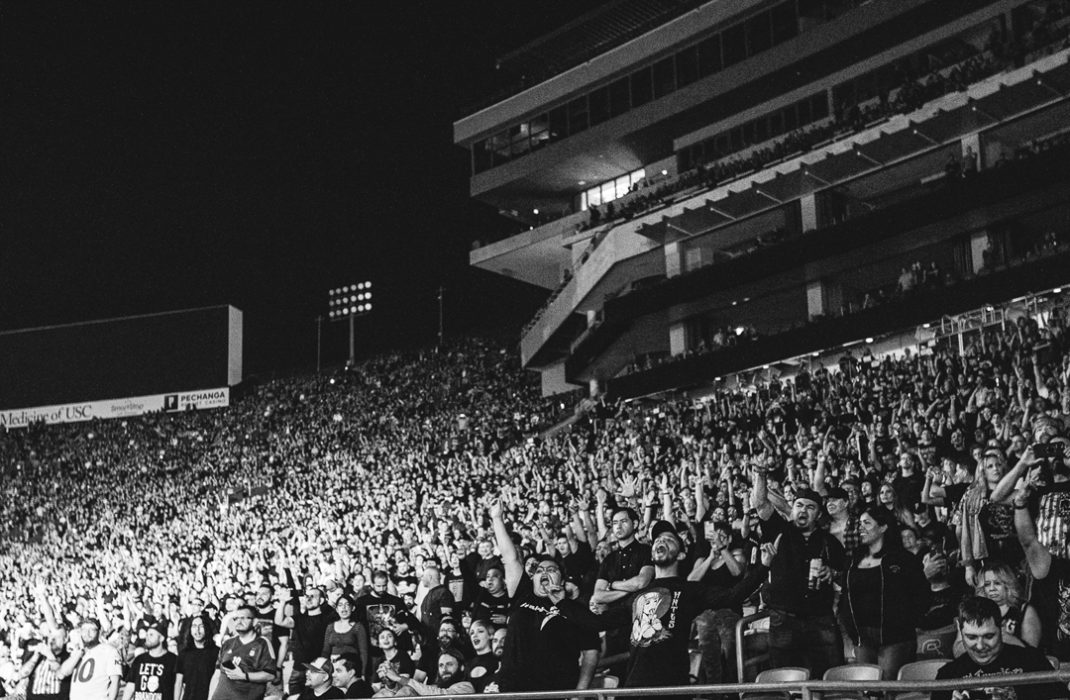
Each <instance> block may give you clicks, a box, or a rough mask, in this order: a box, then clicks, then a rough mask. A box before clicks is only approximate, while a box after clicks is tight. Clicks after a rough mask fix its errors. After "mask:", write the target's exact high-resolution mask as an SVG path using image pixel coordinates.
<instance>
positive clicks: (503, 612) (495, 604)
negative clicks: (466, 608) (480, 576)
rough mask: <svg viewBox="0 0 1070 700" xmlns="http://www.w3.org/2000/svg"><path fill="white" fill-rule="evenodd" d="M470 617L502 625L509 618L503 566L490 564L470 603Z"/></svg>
mask: <svg viewBox="0 0 1070 700" xmlns="http://www.w3.org/2000/svg"><path fill="white" fill-rule="evenodd" d="M472 619H474V620H488V621H490V622H492V623H494V624H495V625H496V626H498V627H504V626H505V623H506V622H507V621H508V619H509V595H508V594H507V593H506V592H505V567H503V566H497V565H495V566H491V567H490V568H488V569H487V576H486V578H485V579H484V581H483V586H482V587H481V588H480V589H479V592H478V593H476V596H475V601H474V602H473V603H472Z"/></svg>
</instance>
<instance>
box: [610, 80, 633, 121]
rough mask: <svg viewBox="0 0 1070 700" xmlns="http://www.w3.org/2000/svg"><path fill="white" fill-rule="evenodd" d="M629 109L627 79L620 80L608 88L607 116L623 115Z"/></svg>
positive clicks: (629, 92)
mask: <svg viewBox="0 0 1070 700" xmlns="http://www.w3.org/2000/svg"><path fill="white" fill-rule="evenodd" d="M630 108H631V90H630V89H629V87H628V79H627V78H621V79H620V80H618V81H617V82H615V83H613V84H611V85H610V86H609V115H610V116H612V117H615V116H617V115H618V114H624V113H625V112H627V111H628V109H630Z"/></svg>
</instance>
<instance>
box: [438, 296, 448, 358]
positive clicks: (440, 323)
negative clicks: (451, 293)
mask: <svg viewBox="0 0 1070 700" xmlns="http://www.w3.org/2000/svg"><path fill="white" fill-rule="evenodd" d="M445 291H446V289H445V287H443V286H442V285H441V284H440V285H439V286H438V346H439V347H442V340H443V337H444V335H445V331H444V327H445V316H444V315H443V313H442V293H443V292H445Z"/></svg>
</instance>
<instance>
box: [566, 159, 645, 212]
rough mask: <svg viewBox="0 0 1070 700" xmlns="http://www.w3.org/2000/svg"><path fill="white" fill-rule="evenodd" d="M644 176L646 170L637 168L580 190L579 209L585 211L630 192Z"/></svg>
mask: <svg viewBox="0 0 1070 700" xmlns="http://www.w3.org/2000/svg"><path fill="white" fill-rule="evenodd" d="M645 176H646V171H645V170H643V169H642V168H639V169H638V170H633V171H632V172H630V173H627V174H625V175H621V176H620V177H618V178H614V179H612V180H609V181H608V182H603V183H602V184H601V185H596V186H594V187H592V188H590V189H588V190H586V191H584V192H582V193H581V194H580V209H581V210H582V211H586V210H587V209H589V208H590V207H598V206H601V205H603V204H606V203H608V202H612V201H613V200H614V199H620V198H621V197H623V196H624V195H626V194H628V193H629V192H631V191H632V187H633V186H634V185H635V183H637V182H639V181H640V180H642V179H643V178H644V177H645Z"/></svg>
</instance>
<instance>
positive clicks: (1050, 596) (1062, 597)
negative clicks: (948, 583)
mask: <svg viewBox="0 0 1070 700" xmlns="http://www.w3.org/2000/svg"><path fill="white" fill-rule="evenodd" d="M1014 527H1015V530H1016V531H1017V532H1018V541H1019V542H1021V544H1022V549H1024V550H1025V560H1026V563H1027V564H1028V566H1029V573H1031V574H1032V575H1033V579H1034V583H1033V601H1032V602H1033V605H1035V606H1036V608H1037V613H1039V615H1040V619H1041V620H1043V621H1044V624H1043V625H1042V626H1041V639H1040V646H1041V648H1043V649H1044V650H1045V651H1046V652H1047V653H1049V654H1052V655H1054V656H1056V657H1058V658H1059V660H1060V661H1070V561H1068V560H1066V559H1063V558H1062V557H1056V556H1052V553H1051V551H1050V550H1049V549H1048V548H1047V547H1045V546H1044V545H1043V544H1042V543H1041V542H1040V540H1038V539H1037V528H1036V524H1035V522H1034V521H1033V516H1032V515H1030V513H1029V486H1028V484H1025V485H1024V487H1023V488H1020V489H1019V490H1018V491H1016V492H1015V494H1014Z"/></svg>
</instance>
